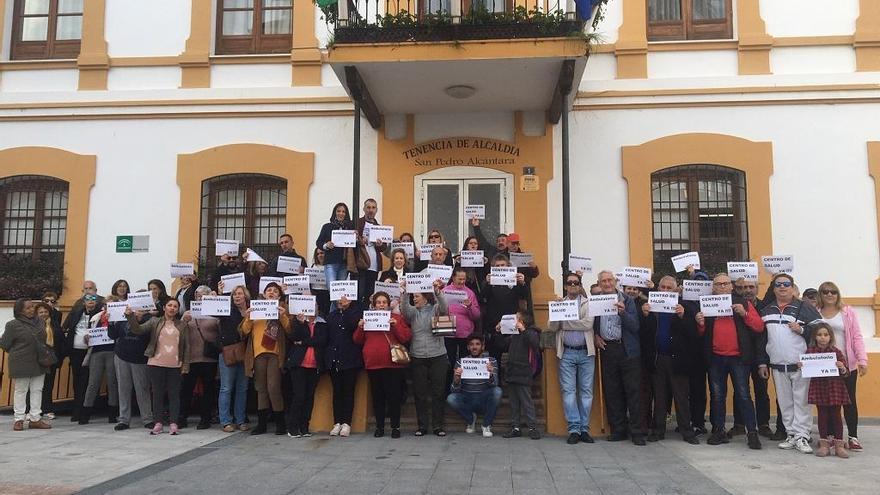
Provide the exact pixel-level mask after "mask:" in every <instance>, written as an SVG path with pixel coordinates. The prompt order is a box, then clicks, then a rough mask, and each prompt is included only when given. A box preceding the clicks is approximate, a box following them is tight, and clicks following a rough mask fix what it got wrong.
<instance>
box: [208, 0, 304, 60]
mask: <svg viewBox="0 0 880 495" xmlns="http://www.w3.org/2000/svg"><path fill="white" fill-rule="evenodd" d="M292 18H293V0H217V47H216V52H217V53H218V54H220V55H236V54H247V53H290V49H291V46H292V41H291V40H292V36H291V32H292V31H291V27H292V23H291V21H292Z"/></svg>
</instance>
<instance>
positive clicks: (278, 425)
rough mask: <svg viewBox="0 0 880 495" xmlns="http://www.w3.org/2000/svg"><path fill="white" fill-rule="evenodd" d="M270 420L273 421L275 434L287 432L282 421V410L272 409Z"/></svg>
mask: <svg viewBox="0 0 880 495" xmlns="http://www.w3.org/2000/svg"><path fill="white" fill-rule="evenodd" d="M272 421H273V422H274V423H275V434H276V435H285V434H287V425H286V424H285V423H284V411H273V412H272Z"/></svg>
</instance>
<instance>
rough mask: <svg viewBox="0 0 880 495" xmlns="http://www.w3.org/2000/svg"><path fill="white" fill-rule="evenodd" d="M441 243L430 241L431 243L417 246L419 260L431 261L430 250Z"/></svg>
mask: <svg viewBox="0 0 880 495" xmlns="http://www.w3.org/2000/svg"><path fill="white" fill-rule="evenodd" d="M440 246H442V244H438V243H432V244H422V246H421V247H420V248H419V260H420V261H431V251H433V250H434V248H435V247H440Z"/></svg>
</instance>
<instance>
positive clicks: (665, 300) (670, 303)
mask: <svg viewBox="0 0 880 495" xmlns="http://www.w3.org/2000/svg"><path fill="white" fill-rule="evenodd" d="M648 306H650V307H651V312H652V313H675V307H676V306H678V293H677V292H660V291H653V292H650V293H648Z"/></svg>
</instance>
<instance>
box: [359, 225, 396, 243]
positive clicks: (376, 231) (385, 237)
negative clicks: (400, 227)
mask: <svg viewBox="0 0 880 495" xmlns="http://www.w3.org/2000/svg"><path fill="white" fill-rule="evenodd" d="M366 225H370V232H369V235H368V236H367V240H368V241H369V242H372V243H375V242H383V243H385V242H391V241H393V240H394V227H393V226H391V225H371V224H366Z"/></svg>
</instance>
